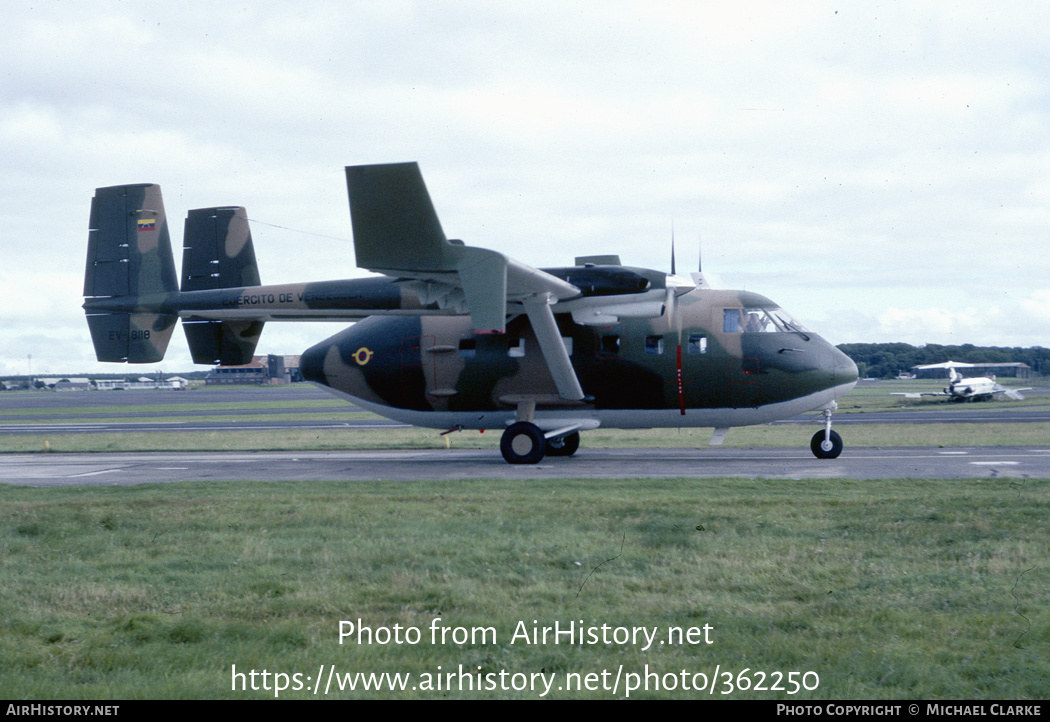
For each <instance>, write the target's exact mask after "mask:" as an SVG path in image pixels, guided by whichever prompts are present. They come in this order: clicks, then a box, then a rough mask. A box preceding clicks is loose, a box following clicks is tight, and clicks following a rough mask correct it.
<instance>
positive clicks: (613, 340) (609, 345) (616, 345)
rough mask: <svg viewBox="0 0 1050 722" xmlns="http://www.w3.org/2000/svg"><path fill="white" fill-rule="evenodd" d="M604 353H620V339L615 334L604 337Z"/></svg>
mask: <svg viewBox="0 0 1050 722" xmlns="http://www.w3.org/2000/svg"><path fill="white" fill-rule="evenodd" d="M602 353H611V354H615V353H620V337H619V336H618V335H615V334H608V335H606V336H602Z"/></svg>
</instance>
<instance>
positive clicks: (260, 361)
mask: <svg viewBox="0 0 1050 722" xmlns="http://www.w3.org/2000/svg"><path fill="white" fill-rule="evenodd" d="M302 380H303V377H302V374H301V373H299V357H298V356H278V355H276V354H270V355H269V356H255V357H253V358H252V360H251V362H250V363H246V364H243V365H241V366H216V367H215V368H213V369H212V370H211V371H209V372H208V375H207V376H206V377H205V379H204V383H206V384H208V385H216V384H260V385H276V384H288V383H295V382H299V381H302Z"/></svg>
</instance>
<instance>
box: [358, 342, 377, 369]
mask: <svg viewBox="0 0 1050 722" xmlns="http://www.w3.org/2000/svg"><path fill="white" fill-rule="evenodd" d="M372 353H373V352H372V351H370V350H369V348H368V347H367V346H362V347H361V348H359V349H357V351H355V352H354V361H357V365H358V366H364V365H365V364H366V363H368V362H369V361H371V360H372Z"/></svg>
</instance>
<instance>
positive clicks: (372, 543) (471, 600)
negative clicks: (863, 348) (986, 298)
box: [0, 479, 1050, 700]
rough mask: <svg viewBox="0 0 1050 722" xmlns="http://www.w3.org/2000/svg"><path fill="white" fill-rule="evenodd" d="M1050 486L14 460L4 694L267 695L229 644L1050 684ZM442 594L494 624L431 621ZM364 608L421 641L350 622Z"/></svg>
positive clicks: (322, 657) (503, 663) (466, 659)
mask: <svg viewBox="0 0 1050 722" xmlns="http://www.w3.org/2000/svg"><path fill="white" fill-rule="evenodd" d="M1048 510H1050V484H1048V482H1047V481H1037V480H1016V479H1003V480H989V479H955V480H933V481H924V480H893V481H864V482H855V481H845V480H822V481H819V482H815V481H792V480H775V481H770V480H757V481H752V480H740V479H733V480H689V479H680V480H651V479H646V480H627V481H619V480H616V481H606V480H595V479H583V480H580V479H576V480H568V481H566V480H557V481H546V480H543V481H530V482H527V483H521V482H509V481H493V480H474V481H458V482H420V483H402V484H393V483H382V482H379V483H374V484H372V483H354V484H342V483H319V482H317V483H287V484H263V483H250V482H226V483H212V484H178V485H142V486H136V487H82V488H51V489H32V488H20V487H0V620H2V621H0V697H2V698H6V699H35V700H41V699H73V698H96V699H103V698H117V699H129V698H143V697H145V698H224V697H233V698H266V697H272V696H273V692H272V691H271V692H269V693H267V692H264V691H261V690H260V691H255V692H253V691H234V690H231V683H232V675H231V672H232V665H236V667H237V670H238V671H250V670H251V669H255V670H257V671H261V670H263V669H266V670H268V671H269V672H270V673H271V674H272V673H273V672H283V673H286V674H289V675H291V674H293V673H296V672H298V673H300V674H302V675H303V678H305V676H316V674H317V671H318V669H319V667H320V666H321V665H335V667H336V669H337V670H338V671H339V672H355V671H362V672H408V673H412V674H413V675H414V677H413V681H414V682H417V683H418V682H419V680H420V679H421V677H420V675H424V674H427V673H434V672H436V671H437V668H438V666H440V667H441V669H442V671H455V670H457V669H458V665H461V664H462V665H463V666H464V668H466V669H467V670H468V671H471V672H475V673H477V672H478V668H480V669H481V672H482V673H483V674H489V673H492V674H496V673H498V672H499V671H501V670H506V671H507V672H508V673H522V674H531V673H538V672H541V671H542V672H544V673H545V674H556V675H559V677H558V678H557V679H558V680H559V682H563V681H564V677H565V675H567V674H569V673H577V672H578V673H583V674H587V673H594V674H600V673H601V672H602V671H603V670H609V671H610V672H611V673H612V674H615V673H616V671H617V669H618V668H619V666H620V665H623V671H624V673H628V672H633V673H642V672H643V671H644V670H645V666H646V665H648V667H649V670H650V671H656V672H658V673H659V674H661V675H663V674H666V673H676V674H678V675H679V677H678V679H680V678H681V677H680V673H681V671H682V670H687V671H688V672H689V674H690V675H692V674H694V673H700V672H703V673H706V674H708V675H711V674H713V672H714V670H715V667H716V665H718V667H719V669H720V670H721V671H723V672H724V671H727V670H728V671H732V672H733V673H734V674H735V673H737V672H740V671H742V670H744V669H749V670H750V672H749V674H750V675H751V676H752V678H753V679H754V678H755V673H756V672H759V671H764V672H767V673H772V672H774V671H781V672H784V673H787V672H790V671H799V672H804V671H814V672H816V673H817V674H819V677H820V685H819V687H818V688H817V689H816V690H814V691H810V692H804V693H801V694H798V695H795V696H793V697H789V695H786V694H785V693H771V692H754V691H747V692H739V691H738V692H735V693H734V694H731V695H727V696H728V697H730V698H745V699H746V698H753V697H758V698H762V699H768V698H780V699H788V698H790V699H796V700H811V699H869V698H872V699H875V698H881V699H973V698H991V699H1045V697H1046V690H1047V689H1050V653H1048V652H1050V535H1048V534H1047V533H1046V519H1047V512H1048ZM437 617H440V618H441V625H444V626H447V627H463V628H472V627H485V628H492V629H494V630H495V632H496V634H497V639H496V640H495V642H492V641H491V640H487V641H486V642H484V643H482V642H481V641H477V642H475V643H473V644H471V643H467V644H462V645H457V644H451V643H449V644H445V645H440V644H439V645H434V644H431V643H430V639H429V631H428V630H429V628H430V625H431V624H432V623H433V620H434V619H435V618H437ZM358 619H360V620H361V621H362V622H363V623H364V624H365V625H366V626H369V627H371V628H373V629H376V628H379V627H388V628H389V627H392V626H393V625H395V624H397V625H402V627H403V628H408V627H414V628H418V629H419V630H421V632H422V636H423V641H422V642H421V643H420V644H416V645H410V644H401V645H396V644H386V645H380V644H372V645H367V644H365V645H359V644H356V643H354V642H352V641H348V642H347V643H345V644H343V645H340V644H339V639H338V632H339V622H340V620H348V621H354V622H355V623H356V621H357V620H358ZM533 620H536V621H537V623H538V624H539V625H551V624H553V623H554V622H555V621H558V622H560V623H561V624H567V623H569V622H572V621H577V622H578V621H579V620H583V622H584V624H585V625H588V626H590V625H598V626H600V625H601V624H603V623H604V624H608V625H611V626H621V625H622V626H627V627H633V626H645V627H655V628H657V629H658V630H660V634H661V637H663V636H664V632H665V631H666V629H667V628H668V627H674V626H682V627H697V628H702V627H703V626H704V625H705V624H709V625H711V627H712V628H713V630H712V632H711V637H712V641H713V643H712V644H710V645H706V644H686V645H681V646H672V645H663V646H654V648H653V649H650V650H648V651H643V650H641V649H640V648H639V646H638V645H633V644H630V643H623V644H613V645H611V646H606V645H604V644H600V645H584V646H582V647H581V646H568V645H554V644H550V643H548V644H537V645H527V644H524V643H522V642H521V641H520V640H519V641H518V642H517V643H515V644H511V643H510V640H511V637H512V635H513V633H514V631H515V627H516V625H517V624H518V622H524V623H525V625H526V626H528V627H530V628H531V626H532V623H533ZM303 678H301V679H303ZM596 679H597V678H596ZM610 679H611V677H610ZM810 679H811V680H812V678H810ZM259 682H260V683H261V679H260V680H259ZM723 689H725V687H724V686H719V688H718V691H717V692H716V693H715V695H714V698H723V695H721V694H720V692H721V691H723ZM308 696H311V695H309V694H307V693H306V692H303V691H300V692H292V691H290V690H289V691H285V692H284V693H282V694H281V697H282V698H284V697H288V698H296V697H308ZM330 696H332V697H337V696H340V697H353V698H363V697H369V696H380V697H387V696H403V697H423V698H437V697H464V698H471V699H472V698H478V697H522V698H535V697H536V696H538V695H537V694H536V693H533V692H529V691H523V692H513V691H495V692H480V693H479V692H477V691H474V692H463V693H460V692H458V691H456V692H452V693H449V692H447V691H442V692H436V691H434V692H431V691H419V690H417V691H411V690H409V691H406V692H404V693H400V694H398V695H392V694H391V693H388V692H387V693H381V694H377V693H365V692H360V691H358V692H355V693H350V692H343V693H339V694H335V693H333V694H331V695H330ZM550 696H553V697H556V698H566V697H593V698H602V699H605V698H610V697H612V696H614V695H613V694H612V693H611V692H607V691H603V690H597V691H593V692H586V691H584V692H571V693H570V692H567V691H554V692H553V693H552V694H551V695H550ZM616 696H621V697H622V696H624V691H623V688H622V682H621V689H620V691H619V694H618V695H616ZM698 696H701V695H700V694H698V693H695V692H683V691H682V690H681V689H677V690H675V691H672V692H655V691H653V690H650V691H649V692H647V693H646V692H643V691H638V692H636V693H634V694H632V697H687V698H688V697H698ZM704 696H706V693H705V695H704Z"/></svg>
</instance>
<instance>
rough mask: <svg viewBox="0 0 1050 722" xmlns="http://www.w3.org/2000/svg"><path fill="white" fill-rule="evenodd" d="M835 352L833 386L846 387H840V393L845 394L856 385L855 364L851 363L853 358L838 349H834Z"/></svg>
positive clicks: (857, 376)
mask: <svg viewBox="0 0 1050 722" xmlns="http://www.w3.org/2000/svg"><path fill="white" fill-rule="evenodd" d="M835 354H836V355H835V371H834V373H835V386H836V387H843V386H844V387H846V388H844V389H842V393H844V394H845V393H846V392H848V391H849V390H850V389H852V388H853V387H854V386H856V385H857V379H858V378H859V374H858V373H857V364H855V363H853V359H851V358H850V357H849V356H847V355H846V354H844V353H842V352H841V351H839V350H838V349H835Z"/></svg>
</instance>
